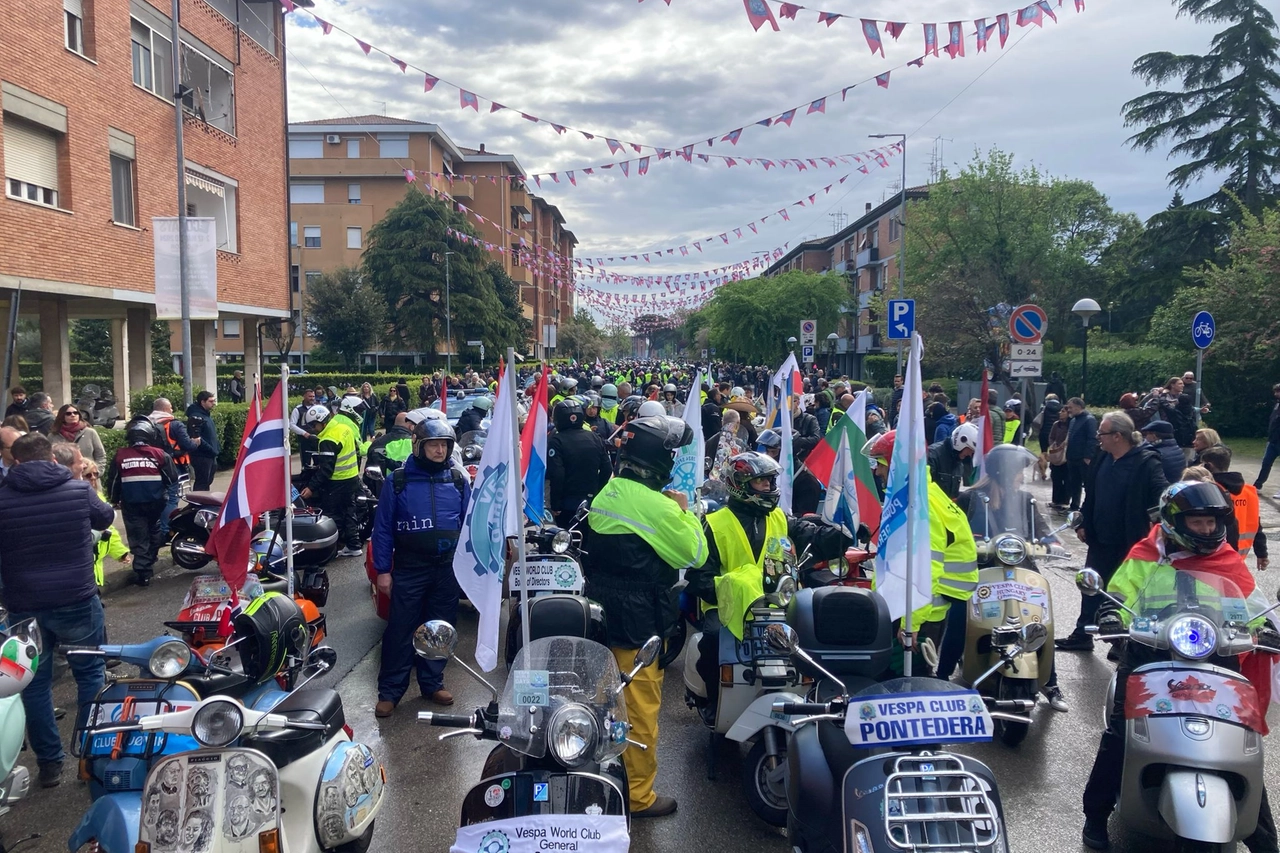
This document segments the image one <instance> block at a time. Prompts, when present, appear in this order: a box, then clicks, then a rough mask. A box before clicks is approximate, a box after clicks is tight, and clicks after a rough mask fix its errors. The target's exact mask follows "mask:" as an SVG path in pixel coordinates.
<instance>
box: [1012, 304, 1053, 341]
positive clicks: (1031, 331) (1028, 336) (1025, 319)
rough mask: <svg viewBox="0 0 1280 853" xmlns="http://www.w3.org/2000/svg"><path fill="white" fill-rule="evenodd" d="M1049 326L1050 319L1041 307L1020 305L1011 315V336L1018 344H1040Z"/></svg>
mask: <svg viewBox="0 0 1280 853" xmlns="http://www.w3.org/2000/svg"><path fill="white" fill-rule="evenodd" d="M1048 325H1049V317H1048V315H1047V314H1045V313H1044V309H1043V308H1041V307H1040V306H1039V305H1019V306H1018V307H1017V308H1014V309H1013V313H1012V314H1010V315H1009V335H1010V336H1011V337H1012V338H1013V340H1014V341H1015V342H1016V343H1020V344H1038V343H1040V341H1041V339H1042V338H1043V337H1044V330H1045V327H1046V326H1048Z"/></svg>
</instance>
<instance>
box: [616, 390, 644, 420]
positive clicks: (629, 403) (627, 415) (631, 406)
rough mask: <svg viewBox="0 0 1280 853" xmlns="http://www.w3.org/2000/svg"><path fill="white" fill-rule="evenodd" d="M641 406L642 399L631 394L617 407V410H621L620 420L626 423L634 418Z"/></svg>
mask: <svg viewBox="0 0 1280 853" xmlns="http://www.w3.org/2000/svg"><path fill="white" fill-rule="evenodd" d="M643 405H644V397H641V396H640V395H639V394H632V395H631V396H630V397H628V398H627V399H625V400H623V401H622V402H621V403H620V404H619V405H618V408H619V409H621V410H622V419H623V420H624V421H627V420H630V419H632V418H634V417H635V416H636V414H637V413H638V412H639V411H640V407H641V406H643Z"/></svg>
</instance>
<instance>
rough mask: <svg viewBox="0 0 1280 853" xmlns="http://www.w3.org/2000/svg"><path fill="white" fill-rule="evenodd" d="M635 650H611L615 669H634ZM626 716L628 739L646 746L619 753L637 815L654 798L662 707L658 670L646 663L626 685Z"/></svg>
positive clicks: (652, 801)
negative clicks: (628, 728) (629, 727)
mask: <svg viewBox="0 0 1280 853" xmlns="http://www.w3.org/2000/svg"><path fill="white" fill-rule="evenodd" d="M638 651H640V650H639V649H613V657H614V659H615V660H617V661H618V669H620V670H622V672H623V673H624V674H625V673H628V672H630V671H631V667H633V666H635V658H636V652H638ZM626 697H627V717H628V719H629V720H630V721H631V734H630V738H631V739H632V740H634V741H638V742H640V743H643V744H645V745H646V746H648V747H649V748H648V749H639V748H637V747H634V746H628V747H627V748H626V750H625V751H624V752H623V753H622V763H623V764H624V765H625V766H626V768H627V780H628V782H629V785H630V788H631V811H633V812H638V811H642V810H644V809H647V808H649V806H651V805H653V803H654V800H656V799H657V798H658V795H657V794H655V793H654V792H653V783H654V780H656V779H657V778H658V711H659V709H660V708H661V707H662V670H661V669H659V668H658V664H657V663H653V664H650V665H649V666H646V667H645V668H644V669H642V670H640V672H639V673H637V674H636V677H635V680H634V681H632V682H631V683H630V684H629V685H627V689H626Z"/></svg>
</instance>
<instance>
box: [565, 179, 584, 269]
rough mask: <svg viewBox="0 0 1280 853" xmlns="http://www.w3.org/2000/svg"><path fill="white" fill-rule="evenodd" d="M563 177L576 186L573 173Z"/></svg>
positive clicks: (576, 182)
mask: <svg viewBox="0 0 1280 853" xmlns="http://www.w3.org/2000/svg"><path fill="white" fill-rule="evenodd" d="M564 176H565V177H566V178H568V179H569V183H571V184H573V185H574V186H575V187H576V186H577V185H578V181H577V180H576V179H575V178H574V177H573V172H565V173H564ZM579 266H581V265H579Z"/></svg>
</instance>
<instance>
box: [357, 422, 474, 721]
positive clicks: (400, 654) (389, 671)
mask: <svg viewBox="0 0 1280 853" xmlns="http://www.w3.org/2000/svg"><path fill="white" fill-rule="evenodd" d="M413 437H414V447H413V454H412V455H411V456H410V457H409V458H408V459H406V460H405V463H404V466H403V467H401V468H398V469H397V470H396V471H394V472H393V473H392V475H391V477H390V478H388V479H387V481H386V482H385V483H384V484H383V486H382V494H381V495H380V496H379V498H378V514H377V516H376V517H375V519H374V522H373V567H374V570H375V571H376V572H377V573H378V579H377V582H376V583H377V588H378V591H379V592H380V593H383V594H384V595H387V596H389V597H390V600H391V606H390V612H389V613H388V615H387V627H386V630H385V631H384V632H383V634H382V666H381V669H380V670H379V671H378V704H377V705H376V706H375V708H374V713H375V715H376V716H378V717H389V716H391V712H392V711H394V710H395V707H396V705H397V704H398V703H399V702H400V699H401V698H403V697H404V694H405V692H406V691H407V690H408V689H409V674H410V672H411V671H413V669H414V668H415V665H416V668H417V674H418V688H419V689H420V690H421V691H422V695H423V697H424V698H426V699H428V700H430V701H432V702H434V703H436V704H437V705H452V704H453V694H452V693H450V692H449V691H448V690H445V689H444V665H445V662H444V661H442V660H441V661H428V660H425V659H423V658H420V657H418V656H417V655H415V654H414V651H413V632H414V630H415V629H416V628H417V627H418V626H419V625H421V624H422V623H423V622H426V621H428V620H430V619H443V620H445V621H446V622H450V623H456V621H457V618H458V598H459V596H460V595H461V591H460V589H459V587H458V581H457V578H455V577H454V574H453V552H454V549H456V548H457V546H458V536H459V534H460V533H461V531H462V521H463V519H464V518H465V517H466V510H467V504H468V502H469V500H470V498H471V484H470V483H469V482H468V481H467V477H466V475H465V474H464V473H462V472H461V471H460V470H458V469H457V468H456V467H454V466H453V465H452V463H451V457H452V455H453V445H454V443H455V442H456V441H457V436H456V435H455V433H454V431H453V427H451V426H449V422H448V421H446V420H444V419H436V418H431V419H428V420H424V421H422V422H421V423H420V424H418V425H417V427H415V429H414V433H413Z"/></svg>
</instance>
